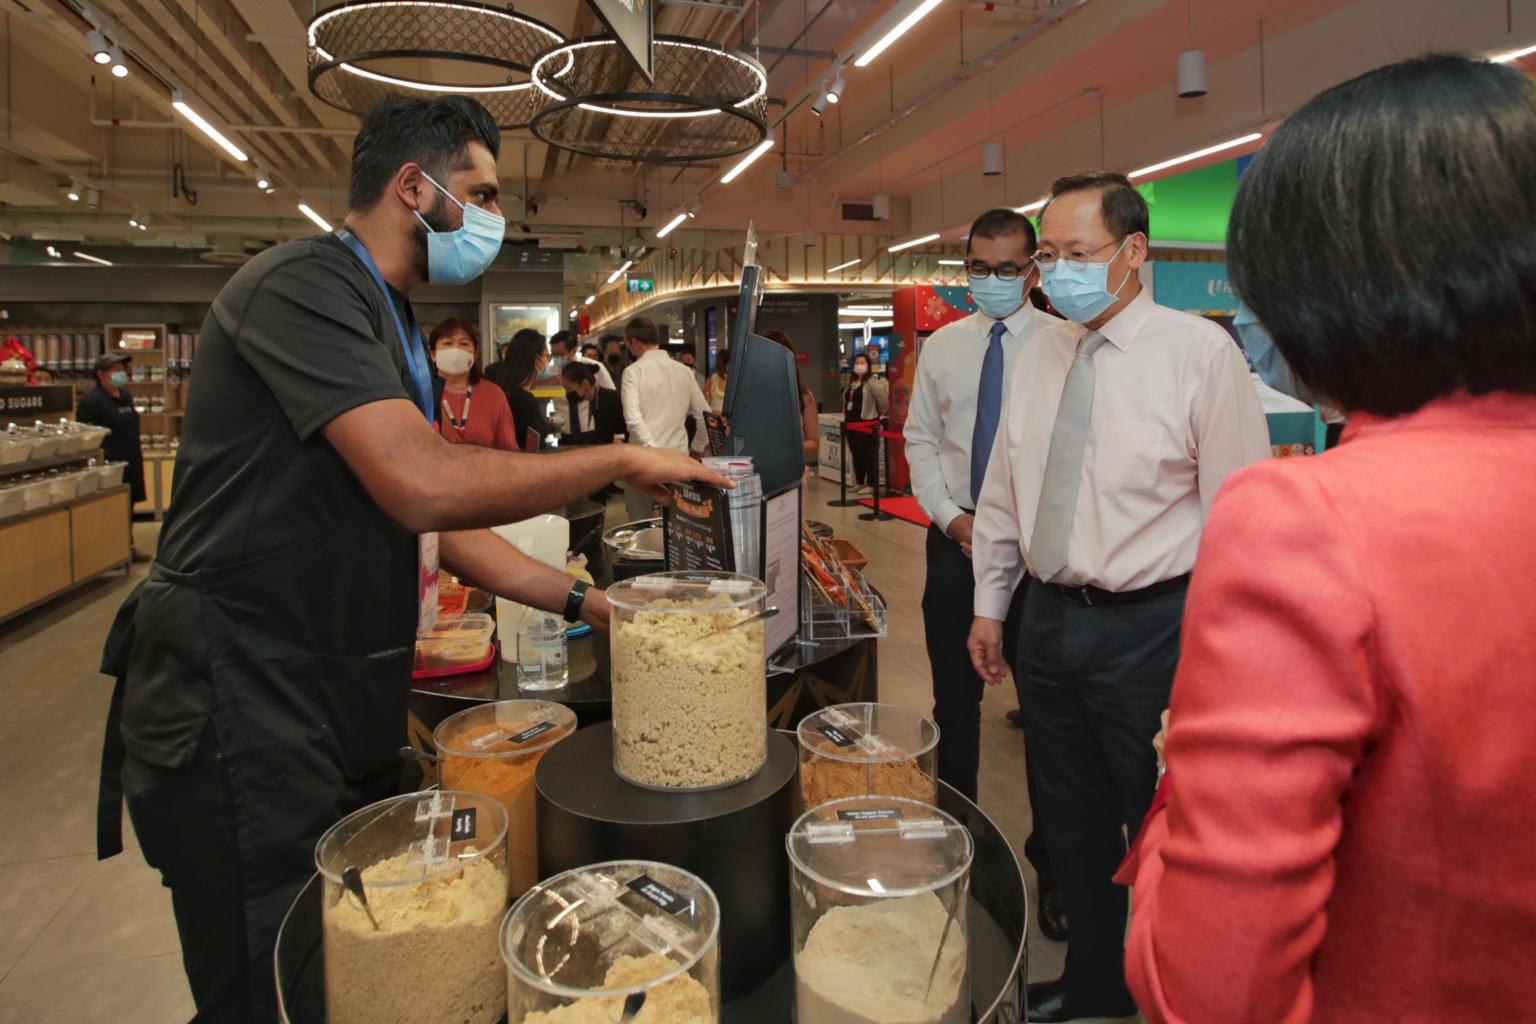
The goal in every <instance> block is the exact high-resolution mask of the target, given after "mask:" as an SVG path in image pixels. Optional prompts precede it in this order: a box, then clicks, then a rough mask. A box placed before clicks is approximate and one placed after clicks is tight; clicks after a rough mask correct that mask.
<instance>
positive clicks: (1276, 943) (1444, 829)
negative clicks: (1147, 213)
mask: <svg viewBox="0 0 1536 1024" xmlns="http://www.w3.org/2000/svg"><path fill="white" fill-rule="evenodd" d="M1228 249H1229V260H1230V266H1231V273H1232V279H1233V283H1234V285H1235V286H1236V288H1237V289H1238V290H1239V291H1240V292H1241V294H1242V295H1243V297H1244V298H1245V299H1246V301H1247V302H1248V304H1249V305H1250V306H1251V307H1252V308H1253V310H1254V311H1255V312H1256V313H1257V315H1258V317H1259V319H1260V320H1261V321H1262V322H1263V323H1264V324H1265V325H1266V326H1267V327H1268V329H1269V331H1270V333H1271V334H1272V335H1273V337H1274V342H1275V345H1276V347H1277V348H1278V349H1279V350H1280V352H1281V353H1282V354H1283V355H1284V356H1285V357H1286V359H1287V360H1288V361H1289V362H1290V365H1291V367H1292V368H1293V369H1294V370H1295V372H1296V374H1297V376H1298V377H1299V378H1301V379H1302V380H1303V381H1304V382H1305V383H1306V384H1307V385H1308V386H1309V387H1310V388H1311V389H1312V391H1313V392H1314V393H1316V394H1319V395H1326V396H1327V397H1328V399H1329V400H1330V401H1331V402H1332V403H1333V404H1336V405H1338V406H1340V407H1342V408H1344V409H1346V410H1349V411H1350V413H1351V418H1350V423H1349V427H1348V429H1347V430H1346V431H1345V434H1344V439H1343V442H1342V444H1341V445H1340V446H1339V447H1338V448H1337V449H1336V450H1334V451H1331V452H1328V453H1327V454H1325V455H1322V456H1319V457H1316V458H1300V459H1281V460H1274V461H1272V462H1269V463H1267V464H1261V465H1256V466H1252V467H1250V468H1248V469H1246V470H1243V471H1241V472H1239V473H1238V474H1236V475H1234V476H1233V477H1231V478H1230V479H1229V481H1228V483H1227V484H1226V486H1225V488H1224V489H1223V490H1222V492H1221V494H1220V495H1219V496H1218V497H1217V499H1216V502H1215V506H1214V508H1213V509H1212V512H1211V520H1210V522H1209V524H1208V525H1207V526H1206V529H1205V535H1204V539H1203V541H1202V543H1201V546H1200V556H1199V560H1198V562H1197V565H1196V569H1195V574H1194V581H1193V585H1192V587H1191V589H1190V592H1189V602H1188V606H1187V611H1186V615H1185V624H1184V638H1183V645H1184V646H1183V657H1182V660H1181V661H1180V664H1179V671H1178V676H1177V679H1176V681H1175V683H1174V687H1173V700H1172V708H1171V713H1170V723H1171V724H1170V727H1169V730H1168V734H1167V744H1166V753H1167V764H1168V775H1167V777H1166V778H1165V779H1164V789H1165V792H1164V793H1162V794H1160V797H1161V798H1162V800H1163V802H1165V806H1164V807H1163V809H1162V810H1160V811H1157V810H1155V811H1154V812H1153V814H1152V815H1151V816H1150V817H1149V818H1148V820H1147V823H1146V824H1145V825H1144V826H1143V828H1142V832H1141V837H1140V840H1139V846H1138V849H1137V851H1136V852H1134V853H1133V854H1132V858H1131V859H1130V861H1129V862H1128V864H1127V867H1126V869H1125V870H1124V871H1123V873H1122V877H1127V878H1130V877H1133V878H1134V882H1135V892H1134V900H1133V912H1132V921H1131V931H1130V938H1129V941H1128V945H1127V950H1126V967H1127V975H1128V978H1129V981H1130V985H1131V989H1132V991H1133V992H1134V993H1135V995H1136V999H1137V1002H1138V1004H1139V1005H1140V1007H1141V1009H1142V1011H1143V1013H1144V1014H1145V1016H1146V1018H1147V1020H1148V1021H1152V1022H1164V1021H1167V1022H1188V1024H1277V1022H1300V1021H1315V1022H1335V1021H1337V1022H1349V1024H1377V1022H1380V1024H1386V1022H1393V1024H1397V1022H1405V1021H1476V1022H1493V1021H1514V1020H1533V1019H1536V753H1533V743H1536V397H1533V396H1536V85H1533V84H1532V83H1531V81H1530V80H1529V79H1527V78H1526V77H1525V76H1524V75H1522V74H1520V73H1519V72H1517V71H1515V70H1513V69H1511V68H1508V67H1504V66H1502V65H1496V64H1490V63H1487V62H1484V61H1475V60H1467V59H1463V58H1459V57H1429V58H1422V59H1417V60H1411V61H1407V62H1404V63H1401V64H1397V65H1393V66H1391V67H1386V68H1382V69H1380V70H1377V71H1373V72H1371V73H1370V74H1367V75H1364V76H1362V77H1360V78H1357V79H1355V80H1354V81H1351V82H1346V83H1345V84H1343V85H1340V86H1338V87H1336V88H1334V89H1331V90H1329V91H1328V92H1325V93H1323V94H1321V95H1320V96H1318V97H1316V98H1315V99H1313V100H1312V101H1311V102H1310V103H1308V104H1307V105H1306V106H1305V107H1303V108H1302V109H1301V110H1299V111H1298V112H1297V113H1296V114H1294V115H1293V116H1292V117H1291V118H1290V119H1289V120H1287V121H1286V123H1285V124H1284V125H1283V126H1282V127H1281V128H1280V129H1279V130H1278V131H1277V132H1276V133H1275V135H1274V137H1273V139H1272V140H1271V141H1270V142H1269V144H1268V146H1267V147H1266V148H1265V150H1264V152H1263V153H1262V154H1261V155H1260V156H1259V158H1258V159H1257V160H1256V161H1255V162H1254V164H1253V166H1252V167H1251V168H1250V169H1249V171H1248V172H1247V174H1246V175H1245V176H1244V179H1243V183H1242V186H1241V189H1240V191H1239V193H1238V197H1237V203H1236V206H1235V208H1234V210H1233V216H1232V224H1231V231H1230V236H1229V242H1228Z"/></svg>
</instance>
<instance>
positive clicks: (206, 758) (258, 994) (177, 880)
mask: <svg viewBox="0 0 1536 1024" xmlns="http://www.w3.org/2000/svg"><path fill="white" fill-rule="evenodd" d="M247 768H249V769H250V770H252V771H255V772H259V773H261V774H262V775H264V776H267V777H268V778H269V780H270V782H271V784H272V785H273V787H274V788H280V789H283V790H285V791H286V793H287V794H288V795H287V797H286V798H284V797H281V796H279V795H278V794H277V793H276V792H270V793H265V792H259V791H257V790H258V788H264V787H256V786H253V785H251V784H250V783H248V782H247V781H246V770H247ZM289 772H290V769H289V768H287V767H285V766H284V765H281V764H271V765H254V764H253V765H249V766H232V765H231V764H230V762H229V759H228V758H226V757H225V755H224V753H223V751H222V750H221V749H220V747H219V743H218V739H217V736H216V734H215V730H214V727H213V725H212V724H211V723H210V725H209V726H208V728H207V729H206V730H205V731H204V733H203V736H202V739H201V740H200V741H199V743H198V749H197V756H196V757H195V758H194V760H193V762H192V764H191V765H189V766H188V767H187V768H185V769H180V770H177V769H168V768H161V767H158V766H156V765H152V764H148V763H146V762H144V761H141V760H139V759H137V758H135V757H134V756H133V755H131V754H130V755H129V756H128V757H127V759H126V761H125V762H124V764H123V794H124V796H126V797H127V799H128V813H129V815H130V816H131V817H132V819H133V827H134V832H135V833H136V834H137V835H138V837H139V843H140V846H141V848H142V850H143V853H144V859H145V860H147V861H148V862H149V864H150V866H151V867H153V868H156V869H158V870H159V872H160V874H161V878H162V880H163V881H164V883H165V885H166V887H167V888H169V889H170V890H171V907H172V910H173V911H174V913H175V915H176V930H177V933H178V934H179V935H180V937H181V958H182V963H183V966H184V967H185V968H186V972H187V981H188V983H189V985H190V986H191V988H192V998H193V1000H194V1002H195V1003H196V1004H197V1015H196V1016H195V1017H193V1024H271V1022H273V1021H275V1020H277V988H276V985H275V983H274V979H273V973H272V971H273V964H272V953H273V949H274V947H275V945H276V942H277V930H278V926H279V925H280V924H281V923H282V920H283V916H284V915H285V914H286V913H287V912H288V907H289V905H290V904H291V903H292V902H293V899H294V897H295V896H297V895H298V892H299V890H300V889H301V888H303V886H304V883H305V882H307V881H308V880H309V877H310V875H311V874H313V872H314V863H313V860H312V857H313V851H314V846H315V843H316V842H317V841H318V840H319V838H320V834H321V832H322V831H323V830H324V829H325V828H327V827H329V825H328V824H321V822H323V821H325V820H326V819H329V823H330V824H334V823H335V822H336V821H339V820H341V818H342V817H345V815H346V814H347V813H350V812H351V811H352V810H356V809H357V808H359V807H362V806H365V805H366V804H369V803H372V802H374V801H375V800H382V799H384V798H385V797H388V796H392V795H394V793H395V792H397V791H398V788H399V770H398V769H395V768H391V769H390V770H389V771H388V772H386V773H384V774H382V775H381V776H380V777H379V778H377V779H375V780H369V781H367V782H364V783H360V784H352V785H348V786H344V787H343V791H339V792H330V791H324V790H326V789H327V787H325V786H323V785H322V784H319V780H304V779H297V778H291V777H287V776H288V775H289ZM285 799H286V800H287V803H286V804H285V802H284V800H285ZM261 805H270V806H261ZM253 808H256V809H254V810H253ZM253 833H254V834H259V835H260V836H262V837H264V838H263V839H258V840H254V841H253V839H252V835H253ZM297 833H303V835H302V837H301V836H299V835H298V834H297ZM310 833H313V834H312V835H311V834H310ZM268 840H270V845H269V843H268Z"/></svg>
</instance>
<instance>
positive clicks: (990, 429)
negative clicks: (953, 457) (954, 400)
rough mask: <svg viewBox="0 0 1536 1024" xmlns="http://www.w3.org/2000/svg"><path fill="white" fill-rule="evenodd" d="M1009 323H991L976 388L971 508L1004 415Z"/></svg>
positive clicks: (974, 502)
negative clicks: (1005, 366)
mask: <svg viewBox="0 0 1536 1024" xmlns="http://www.w3.org/2000/svg"><path fill="white" fill-rule="evenodd" d="M1007 332H1008V325H1007V324H1005V323H1003V322H1002V321H1001V320H999V321H998V322H997V323H995V324H993V325H992V337H991V340H989V341H988V342H987V354H986V356H985V357H984V358H983V359H982V361H981V382H980V384H978V385H977V388H976V426H975V427H973V428H972V429H971V507H972V508H975V507H976V505H977V504H978V503H979V502H980V501H981V483H982V480H983V479H984V478H985V477H986V475H987V460H988V459H990V458H991V457H992V442H993V441H995V440H996V439H997V425H998V421H999V420H1000V419H1001V418H1002V415H1003V335H1004V334H1006V333H1007Z"/></svg>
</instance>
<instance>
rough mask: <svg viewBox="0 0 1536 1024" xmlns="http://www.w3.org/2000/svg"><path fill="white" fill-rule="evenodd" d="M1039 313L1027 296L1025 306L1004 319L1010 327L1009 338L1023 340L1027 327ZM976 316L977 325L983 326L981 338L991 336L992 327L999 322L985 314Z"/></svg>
mask: <svg viewBox="0 0 1536 1024" xmlns="http://www.w3.org/2000/svg"><path fill="white" fill-rule="evenodd" d="M1038 312H1039V310H1037V309H1035V307H1034V304H1033V303H1031V302H1030V301H1029V298H1028V296H1026V297H1025V299H1024V305H1022V306H1020V307H1019V308H1018V309H1016V310H1015V311H1014V312H1012V313H1011V314H1009V315H1008V316H1006V317H1004V318H1003V320H1002V322H1003V323H1004V324H1005V325H1007V327H1008V337H1010V338H1022V337H1023V336H1024V327H1025V325H1026V324H1028V323H1029V322H1030V321H1031V320H1033V319H1034V318H1035V315H1036V314H1037V313H1038ZM975 316H976V321H977V323H979V324H980V325H981V336H982V337H983V338H985V337H987V336H988V335H990V334H991V333H992V325H993V324H995V323H997V322H998V321H996V320H993V319H992V318H991V317H989V316H987V314H985V313H976V314H975Z"/></svg>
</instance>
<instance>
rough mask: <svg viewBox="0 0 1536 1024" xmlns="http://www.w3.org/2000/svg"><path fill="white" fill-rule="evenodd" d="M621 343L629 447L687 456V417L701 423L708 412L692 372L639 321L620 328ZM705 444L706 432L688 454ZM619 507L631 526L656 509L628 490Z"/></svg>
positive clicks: (699, 434)
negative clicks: (626, 355) (625, 352)
mask: <svg viewBox="0 0 1536 1024" xmlns="http://www.w3.org/2000/svg"><path fill="white" fill-rule="evenodd" d="M624 341H625V343H626V344H627V345H628V346H629V351H630V354H631V355H632V356H633V357H634V362H632V363H630V364H629V366H628V367H627V368H626V369H625V370H624V374H623V376H622V377H621V378H620V384H619V395H620V397H621V398H622V399H623V403H624V423H625V425H627V426H628V427H629V443H630V444H638V445H643V446H644V447H646V448H671V449H674V450H675V451H680V452H686V451H688V449H689V443H688V427H687V421H688V417H689V416H693V417H696V418H697V419H698V421H699V422H700V423H703V422H704V414H705V413H706V412H708V411H709V405H708V404H707V403H706V402H705V401H704V395H703V393H701V392H700V391H699V386H698V384H696V383H694V379H693V371H692V370H690V369H688V367H686V366H684V365H683V364H682V363H679V362H678V361H677V360H675V359H673V358H672V357H671V356H669V355H667V354H666V353H665V352H663V351H662V350H661V347H660V346H661V333H660V331H658V330H657V328H656V324H655V323H653V322H652V321H650V320H648V319H646V318H645V317H643V316H637V317H635V318H634V319H633V320H631V321H630V322H629V323H627V324H625V325H624ZM708 441H709V436H708V433H707V432H706V431H703V430H700V431H698V432H697V433H696V435H695V436H694V439H693V450H694V451H695V452H702V451H703V450H704V447H705V445H706V444H707V443H708ZM624 506H625V511H626V512H628V514H629V518H630V519H631V521H633V520H637V519H644V518H647V517H648V516H650V515H653V514H654V510H655V503H654V502H652V501H651V499H650V497H649V496H648V495H647V494H646V493H645V492H644V491H641V490H638V489H635V488H631V487H628V486H626V487H625V488H624Z"/></svg>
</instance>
